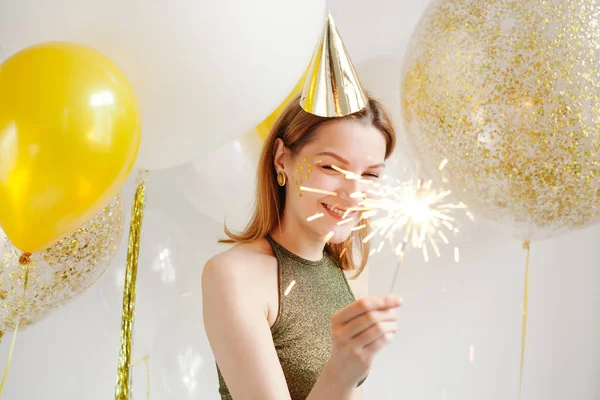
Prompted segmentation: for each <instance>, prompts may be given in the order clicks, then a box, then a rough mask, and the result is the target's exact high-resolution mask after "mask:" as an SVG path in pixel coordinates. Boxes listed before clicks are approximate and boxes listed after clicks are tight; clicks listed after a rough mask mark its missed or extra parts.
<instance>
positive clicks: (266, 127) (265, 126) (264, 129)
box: [256, 69, 308, 140]
mask: <svg viewBox="0 0 600 400" xmlns="http://www.w3.org/2000/svg"><path fill="white" fill-rule="evenodd" d="M307 73H308V69H307V70H306V71H305V72H304V74H303V75H302V78H300V80H299V81H298V83H296V86H295V87H294V89H293V90H292V91H291V92H290V94H289V95H288V97H286V98H285V100H284V101H283V103H281V104H280V105H279V107H277V108H276V109H275V111H273V112H272V113H271V115H269V116H268V117H267V118H266V119H265V120H264V121H263V122H261V123H260V124H259V125H258V126H257V127H256V130H257V131H258V134H259V136H260V137H261V139H262V140H265V139H266V138H267V136H269V133H271V129H273V125H275V121H277V118H279V116H280V115H281V113H282V112H283V110H284V109H285V108H286V107H287V105H288V103H289V102H290V101H292V100H293V99H294V97H296V96H298V95H299V94H300V93H302V89H303V88H304V83H305V81H306V74H307Z"/></svg>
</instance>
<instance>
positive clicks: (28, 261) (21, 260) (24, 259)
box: [0, 253, 31, 397]
mask: <svg viewBox="0 0 600 400" xmlns="http://www.w3.org/2000/svg"><path fill="white" fill-rule="evenodd" d="M30 257H31V253H24V254H23V255H22V256H21V257H20V258H19V263H21V265H22V266H23V267H25V279H24V280H23V303H25V291H26V290H27V281H28V280H29V264H31V258H30ZM19 322H21V317H20V316H19V318H17V323H16V324H15V331H14V332H13V337H12V342H11V344H10V350H9V351H8V359H7V360H6V366H5V367H4V374H3V375H2V383H0V397H2V393H3V392H4V385H5V384H6V379H7V378H8V370H9V369H10V362H11V361H12V356H13V352H14V350H15V344H16V343H17V332H18V331H19ZM3 335H4V333H3ZM0 340H1V339H0Z"/></svg>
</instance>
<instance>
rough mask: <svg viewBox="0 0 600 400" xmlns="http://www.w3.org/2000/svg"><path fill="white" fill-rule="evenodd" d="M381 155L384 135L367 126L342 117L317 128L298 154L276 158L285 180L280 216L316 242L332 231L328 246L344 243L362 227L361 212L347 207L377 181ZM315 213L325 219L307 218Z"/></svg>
mask: <svg viewBox="0 0 600 400" xmlns="http://www.w3.org/2000/svg"><path fill="white" fill-rule="evenodd" d="M385 156H386V140H385V137H384V135H383V134H382V133H381V132H380V131H379V130H378V129H377V128H375V127H374V126H372V125H370V124H365V123H362V122H360V121H354V120H348V119H345V120H334V121H332V122H329V123H326V124H324V125H321V126H320V127H319V128H318V129H317V131H316V132H315V136H314V138H313V140H311V141H310V142H309V143H308V144H307V145H306V146H304V148H302V149H301V150H300V151H299V152H298V154H295V155H292V154H289V152H287V153H285V155H283V156H282V155H281V153H280V157H276V159H275V165H276V168H277V170H278V171H280V170H282V168H283V171H284V172H285V174H286V177H287V184H286V201H285V211H284V213H285V214H289V217H291V219H292V220H293V221H294V222H295V223H294V224H295V225H296V224H297V225H298V226H299V227H300V228H301V229H302V230H303V231H305V232H308V233H309V234H310V235H311V236H314V237H315V238H317V237H319V238H325V237H326V236H327V235H328V233H329V232H333V236H332V237H331V238H330V239H329V242H330V243H341V242H343V241H345V240H346V239H347V238H348V237H349V236H350V234H351V233H352V228H354V227H356V226H357V225H359V223H360V215H361V214H360V212H358V211H352V210H351V208H352V207H356V206H357V205H358V203H359V202H360V191H361V190H362V191H366V190H368V189H369V188H370V187H371V186H372V185H370V184H369V182H366V181H377V180H378V179H379V177H380V175H381V174H382V171H383V169H384V166H385V165H384V160H385ZM348 177H354V178H355V179H348ZM301 186H302V187H307V188H313V189H318V190H321V191H325V192H329V193H314V192H309V191H303V190H300V187H301ZM318 214H323V216H322V217H319V218H315V219H312V220H307V219H310V217H311V216H316V215H318Z"/></svg>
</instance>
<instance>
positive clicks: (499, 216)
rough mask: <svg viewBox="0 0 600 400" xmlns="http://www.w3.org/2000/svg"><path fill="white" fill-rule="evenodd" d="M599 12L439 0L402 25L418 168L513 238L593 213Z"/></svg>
mask: <svg viewBox="0 0 600 400" xmlns="http://www.w3.org/2000/svg"><path fill="white" fill-rule="evenodd" d="M599 23H600V6H598V5H597V4H596V1H594V0H570V1H556V0H554V1H553V0H439V1H434V2H433V3H432V4H431V5H430V6H429V8H428V10H427V12H426V14H425V15H424V16H423V17H422V19H421V21H420V23H419V26H418V27H417V29H416V31H415V32H414V34H413V37H412V40H411V44H410V46H409V49H408V51H407V55H408V56H407V59H406V61H405V66H404V71H403V80H402V81H403V83H402V88H401V91H402V104H403V120H404V125H405V129H406V131H407V134H408V136H409V141H410V142H411V143H412V145H413V146H414V148H415V150H416V151H417V153H418V154H419V156H420V161H421V162H422V163H423V167H424V169H425V170H426V171H427V172H428V173H430V174H431V175H432V176H434V177H436V178H437V179H441V180H444V181H446V182H447V184H449V185H450V187H452V188H453V189H454V192H455V193H456V194H458V196H459V197H460V198H461V200H463V201H464V202H465V203H466V204H467V205H468V206H469V208H470V209H471V210H472V211H474V212H475V213H478V214H479V216H480V217H483V218H484V219H487V220H489V221H493V222H495V223H497V224H498V225H499V226H502V227H504V228H509V230H510V232H511V233H513V234H514V235H516V236H517V237H519V238H521V239H527V240H530V239H538V238H543V237H549V236H554V235H556V234H559V233H561V232H563V231H567V230H570V229H575V228H581V227H584V226H586V225H590V224H592V223H594V222H597V221H598V220H599V216H600V168H599V157H600V149H599V146H600V143H599V141H600V30H599ZM444 160H447V161H446V162H444ZM443 163H445V164H446V165H445V168H443V170H442V172H440V169H439V166H440V164H443Z"/></svg>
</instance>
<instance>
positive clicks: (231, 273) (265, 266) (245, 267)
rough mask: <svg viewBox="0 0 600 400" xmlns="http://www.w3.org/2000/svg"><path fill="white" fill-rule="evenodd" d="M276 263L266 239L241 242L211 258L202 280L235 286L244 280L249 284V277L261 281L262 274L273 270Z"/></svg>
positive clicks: (207, 282) (205, 282) (205, 267)
mask: <svg viewBox="0 0 600 400" xmlns="http://www.w3.org/2000/svg"><path fill="white" fill-rule="evenodd" d="M274 265H275V267H276V260H275V257H273V254H272V252H271V249H270V247H269V244H268V243H267V242H266V240H257V241H256V242H252V243H241V244H237V245H235V246H233V247H232V248H230V249H228V250H226V251H224V252H222V253H219V254H216V255H215V256H213V257H212V258H210V259H209V260H208V261H207V262H206V264H205V266H204V270H203V271H202V280H203V283H204V284H216V283H225V284H227V285H228V286H233V285H235V284H237V283H239V282H244V283H246V285H244V286H247V284H248V283H250V282H248V280H247V279H251V281H259V280H260V278H261V274H263V273H269V272H271V270H272V267H273V266H274Z"/></svg>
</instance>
